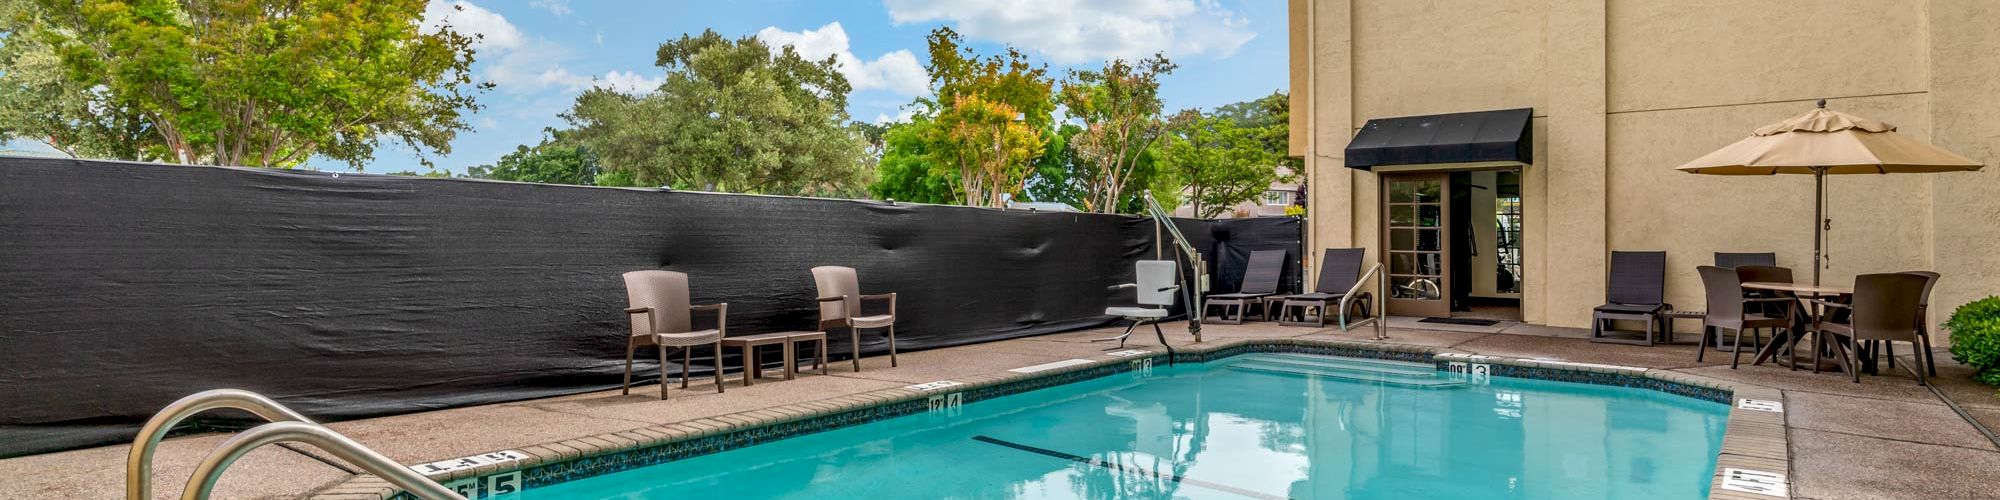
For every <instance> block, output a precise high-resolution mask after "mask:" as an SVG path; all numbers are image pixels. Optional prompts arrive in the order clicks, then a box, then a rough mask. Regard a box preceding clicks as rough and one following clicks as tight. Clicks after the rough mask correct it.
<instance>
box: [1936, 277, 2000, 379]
mask: <svg viewBox="0 0 2000 500" xmlns="http://www.w3.org/2000/svg"><path fill="white" fill-rule="evenodd" d="M1944 329H1945V330H1948V331H1950V332H1951V357H1952V359H1956V360H1958V362H1960V363H1965V365H1966V366H1970V367H1972V369H1974V370H1978V372H1977V373H1975V374H1974V375H1973V378H1975V379H1978V380H1979V381H1980V382H1985V383H1986V384H1987V385H1995V386H2000V297H1987V298H1984V299H1979V300H1976V301H1973V302H1971V303H1969V304H1966V305H1963V306H1959V307H1958V310H1957V311H1953V312H1952V313H1951V319H1950V320H1946V321H1945V322H1944Z"/></svg>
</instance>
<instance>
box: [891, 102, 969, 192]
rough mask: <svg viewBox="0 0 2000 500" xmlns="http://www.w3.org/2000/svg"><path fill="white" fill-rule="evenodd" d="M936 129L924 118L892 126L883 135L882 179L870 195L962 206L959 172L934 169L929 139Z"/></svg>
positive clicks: (918, 117)
mask: <svg viewBox="0 0 2000 500" xmlns="http://www.w3.org/2000/svg"><path fill="white" fill-rule="evenodd" d="M933 126H934V125H932V124H931V121H930V118H929V117H924V116H917V117H914V118H912V119H911V121H909V122H904V123H896V124H891V125H889V127H888V129H887V130H886V131H885V132H883V141H882V151H883V154H882V160H881V162H879V163H877V164H876V166H875V171H876V172H877V173H878V178H877V179H876V181H875V184H874V185H871V186H869V187H868V193H869V194H870V195H872V196H874V197H875V198H876V199H883V200H899V201H909V202H916V203H937V204H948V203H959V202H960V198H959V194H958V190H959V187H958V185H959V183H958V172H956V171H950V170H945V169H938V168H934V167H933V166H932V165H931V162H930V157H931V155H930V152H929V151H928V150H927V149H926V148H927V144H928V143H927V142H926V137H927V136H928V135H929V134H930V128H931V127H933Z"/></svg>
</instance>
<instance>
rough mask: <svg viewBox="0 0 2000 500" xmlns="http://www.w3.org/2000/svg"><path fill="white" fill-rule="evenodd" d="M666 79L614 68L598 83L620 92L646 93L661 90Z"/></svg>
mask: <svg viewBox="0 0 2000 500" xmlns="http://www.w3.org/2000/svg"><path fill="white" fill-rule="evenodd" d="M665 81H666V77H661V76H655V77H650V78H648V77H646V76H645V75H641V74H639V73H637V72H631V71H617V70H612V71H611V72H610V73H605V74H604V76H603V77H602V78H599V79H598V80H597V85H598V86H602V87H609V88H612V89H615V90H617V91H619V92H625V93H630V94H646V93H651V92H653V91H655V90H659V89H660V84H661V83H662V82H665Z"/></svg>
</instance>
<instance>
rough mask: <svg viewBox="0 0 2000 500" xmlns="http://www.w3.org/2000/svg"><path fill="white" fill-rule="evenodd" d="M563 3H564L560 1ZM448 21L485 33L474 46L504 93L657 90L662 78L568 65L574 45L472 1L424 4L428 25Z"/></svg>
mask: <svg viewBox="0 0 2000 500" xmlns="http://www.w3.org/2000/svg"><path fill="white" fill-rule="evenodd" d="M540 3H542V2H536V4H537V5H535V6H536V7H542V8H547V9H550V11H551V12H555V11H556V10H557V9H558V8H559V9H561V12H559V13H558V14H561V13H567V12H568V9H569V7H568V2H550V5H546V6H545V5H540ZM557 4H560V5H557ZM445 24H448V25H450V26H451V27H452V29H453V30H455V31H458V32H459V33H462V34H466V35H473V34H477V35H480V36H479V39H478V41H477V42H475V43H474V44H473V48H474V49H475V50H477V51H478V56H479V59H480V60H481V61H486V63H485V64H483V69H482V70H481V72H480V75H479V76H480V77H481V78H483V79H485V80H487V81H491V82H493V84H494V85H495V86H497V87H498V88H499V89H500V90H501V91H504V92H508V93H512V94H517V95H519V94H528V93H535V92H542V91H547V90H551V89H554V90H560V91H563V92H580V91H583V90H585V89H589V88H591V87H610V88H614V89H618V90H620V91H624V92H651V91H653V89H655V88H658V87H659V86H660V81H661V78H657V77H656V78H646V77H643V76H640V75H639V74H638V73H635V72H627V71H616V70H614V71H611V72H609V73H605V74H604V75H602V76H593V75H587V74H578V73H576V72H574V71H571V70H570V69H569V68H567V67H565V66H564V63H565V62H568V61H569V60H570V59H572V58H573V57H574V55H573V54H572V53H571V52H570V50H569V49H567V48H565V47H563V46H562V45H561V44H558V43H555V42H553V41H550V40H549V39H547V38H543V37H538V36H528V35H526V34H523V33H522V32H521V30H520V29H519V28H516V27H514V23H512V22H509V21H507V18H506V16H502V15H500V14H499V13H497V12H493V11H491V10H487V9H486V8H484V7H480V6H478V5H474V4H473V3H472V2H469V1H466V0H432V1H431V2H430V4H429V5H426V6H425V7H424V26H426V27H428V28H430V29H436V28H437V27H438V26H440V25H445Z"/></svg>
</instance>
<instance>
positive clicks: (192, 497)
mask: <svg viewBox="0 0 2000 500" xmlns="http://www.w3.org/2000/svg"><path fill="white" fill-rule="evenodd" d="M216 408H235V409H239V410H244V411H248V412H250V413H252V414H255V415H257V416H258V417H260V418H263V419H264V420H268V421H270V422H271V423H267V424H263V425H259V426H257V427H253V428H251V429H250V430H247V431H243V432H240V433H237V434H236V435H235V436H230V438H229V439H227V440H224V441H223V442H222V444H221V445H219V446H216V447H215V450H214V451H211V452H209V454H208V457H207V458H204V459H202V461H201V465H199V466H196V467H195V469H194V475H193V476H192V477H190V478H188V484H187V488H186V489H185V490H182V492H181V499H182V500H205V499H207V498H208V497H209V495H210V494H211V493H213V492H214V490H215V483H216V481H218V480H220V479H222V472H223V471H224V470H226V469H228V468H229V465H230V464H232V463H235V462H236V460H237V459H240V458H243V455H244V454H247V453H250V451H251V450H255V449H257V448H260V447H263V446H264V445H268V444H273V443H282V442H294V443H304V444H309V445H312V446H313V447H316V448H319V449H321V450H325V451H326V452H327V453H331V454H333V456H336V457H340V459H341V460H346V461H347V462H349V463H352V464H354V465H357V466H360V467H361V469H362V470H365V471H368V472H369V473H372V474H375V475H376V476H377V477H381V478H382V479H384V480H387V481H389V484H393V485H396V486H397V487H400V488H403V490H404V491H408V492H410V493H411V494H414V495H416V496H418V497H420V498H425V499H431V500H465V497H464V496H462V495H459V494H458V493H457V492H454V491H452V490H451V489H450V488H446V487H445V486H444V485H442V484H438V483H437V481H432V480H431V479H430V478H428V477H424V475H423V474H418V473H417V472H416V471H414V470H410V469H409V468H408V467H404V466H402V465H401V464H398V463H396V461H394V460H390V459H389V457H386V456H383V455H382V454H381V453H376V452H375V450H371V449H368V447H366V446H362V445H361V443H359V442H355V441H354V440H353V439H351V438H348V437H347V436H343V435H341V434H340V433H339V432H334V430H333V429H328V428H326V426H323V425H319V424H317V423H314V422H313V421H312V419H309V418H306V417H305V416H304V415H300V414H299V413H298V412H296V411H292V409H291V408H287V407H285V405H281V404H278V402H277V401H272V400H271V398H267V397H264V396H263V395H261V394H257V393H254V392H250V391H245V390H241V389H213V390H207V391H202V392H197V393H194V394H191V395H188V396H187V397H184V398H181V399H180V400H179V401H174V402H173V404H169V405H167V407H166V408H162V409H160V412H159V413H156V414H154V415H153V418H152V419H150V420H147V421H146V426H145V427H142V428H140V429H139V436H138V437H137V438H134V439H133V440H132V451H131V453H129V454H127V455H126V458H125V498H126V499H127V500H151V498H152V491H151V490H152V480H153V477H152V476H153V450H154V448H157V447H159V445H160V439H161V438H165V437H166V435H167V431H168V430H171V429H173V427H174V424H178V423H180V422H181V420H185V419H187V418H188V417H191V416H194V414H196V413H201V412H204V411H208V410H213V409H216Z"/></svg>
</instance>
